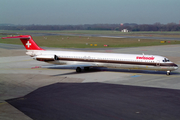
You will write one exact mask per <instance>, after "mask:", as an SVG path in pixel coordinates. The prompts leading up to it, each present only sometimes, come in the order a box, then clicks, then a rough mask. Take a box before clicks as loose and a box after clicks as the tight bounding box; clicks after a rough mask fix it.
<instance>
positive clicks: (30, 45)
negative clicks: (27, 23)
mask: <svg viewBox="0 0 180 120" xmlns="http://www.w3.org/2000/svg"><path fill="white" fill-rule="evenodd" d="M11 38H20V40H21V42H22V43H23V45H24V47H25V48H26V50H44V49H42V48H40V47H39V46H38V45H37V44H36V43H35V42H34V40H33V39H32V37H31V36H30V35H20V36H13V37H2V39H11Z"/></svg>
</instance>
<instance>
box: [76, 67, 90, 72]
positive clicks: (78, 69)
mask: <svg viewBox="0 0 180 120" xmlns="http://www.w3.org/2000/svg"><path fill="white" fill-rule="evenodd" d="M81 71H82V69H81V68H80V67H77V68H76V72H77V73H80V72H81ZM84 71H89V67H84Z"/></svg>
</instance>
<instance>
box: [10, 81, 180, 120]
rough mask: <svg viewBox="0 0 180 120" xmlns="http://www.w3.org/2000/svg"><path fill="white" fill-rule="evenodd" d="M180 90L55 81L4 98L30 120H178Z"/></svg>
mask: <svg viewBox="0 0 180 120" xmlns="http://www.w3.org/2000/svg"><path fill="white" fill-rule="evenodd" d="M179 100H180V90H173V89H162V88H151V87H138V86H129V85H116V84H106V83H55V84H51V85H48V86H44V87H41V88H39V89H37V90H35V91H33V92H31V93H29V94H27V95H25V96H23V97H20V98H15V99H10V100H6V101H7V102H8V103H9V104H11V105H12V106H14V107H15V108H17V109H18V110H20V111H21V112H23V113H24V114H26V115H27V116H29V117H30V118H32V119H33V120H79V119H82V120H158V119H162V120H179V118H180V114H179V113H180V103H179Z"/></svg>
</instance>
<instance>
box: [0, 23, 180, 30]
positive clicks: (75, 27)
mask: <svg viewBox="0 0 180 120" xmlns="http://www.w3.org/2000/svg"><path fill="white" fill-rule="evenodd" d="M122 29H128V30H129V31H180V25H179V24H176V23H168V24H160V23H155V24H136V23H125V24H123V25H122V24H84V25H34V24H33V25H12V24H0V30H116V31H120V30H122Z"/></svg>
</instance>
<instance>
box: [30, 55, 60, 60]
mask: <svg viewBox="0 0 180 120" xmlns="http://www.w3.org/2000/svg"><path fill="white" fill-rule="evenodd" d="M33 59H35V60H38V61H44V62H48V61H55V60H58V57H57V56H56V55H39V56H35V57H34V58H33Z"/></svg>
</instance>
